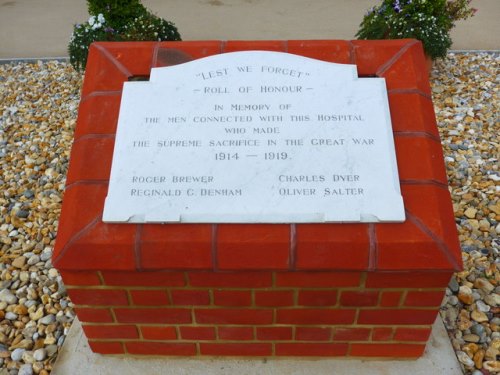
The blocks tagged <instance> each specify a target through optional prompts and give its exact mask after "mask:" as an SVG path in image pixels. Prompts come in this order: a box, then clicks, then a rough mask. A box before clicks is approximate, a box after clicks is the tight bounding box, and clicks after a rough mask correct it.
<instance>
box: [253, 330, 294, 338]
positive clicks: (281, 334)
mask: <svg viewBox="0 0 500 375" xmlns="http://www.w3.org/2000/svg"><path fill="white" fill-rule="evenodd" d="M257 339H258V340H291V339H292V327H257Z"/></svg>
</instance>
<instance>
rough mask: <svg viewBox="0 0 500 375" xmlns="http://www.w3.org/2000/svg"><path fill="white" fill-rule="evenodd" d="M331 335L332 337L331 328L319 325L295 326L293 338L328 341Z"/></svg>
mask: <svg viewBox="0 0 500 375" xmlns="http://www.w3.org/2000/svg"><path fill="white" fill-rule="evenodd" d="M331 337H332V329H331V328H320V327H297V328H295V340H298V341H329V340H330V338H331Z"/></svg>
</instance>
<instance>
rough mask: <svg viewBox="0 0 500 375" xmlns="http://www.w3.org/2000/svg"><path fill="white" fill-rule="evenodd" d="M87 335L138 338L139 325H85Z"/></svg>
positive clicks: (92, 336) (105, 337)
mask: <svg viewBox="0 0 500 375" xmlns="http://www.w3.org/2000/svg"><path fill="white" fill-rule="evenodd" d="M83 331H84V332H85V336H87V338H89V339H136V338H138V337H139V334H138V333H137V327H136V326H133V325H124V324H120V325H103V324H99V325H87V324H84V325H83Z"/></svg>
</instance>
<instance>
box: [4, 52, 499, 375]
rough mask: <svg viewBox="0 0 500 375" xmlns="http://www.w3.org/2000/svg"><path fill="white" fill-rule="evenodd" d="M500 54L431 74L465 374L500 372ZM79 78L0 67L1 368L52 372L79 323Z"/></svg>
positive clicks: (60, 71)
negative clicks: (66, 224) (66, 252)
mask: <svg viewBox="0 0 500 375" xmlns="http://www.w3.org/2000/svg"><path fill="white" fill-rule="evenodd" d="M499 63H500V56H499V55H498V54H489V53H469V54H464V53H460V54H458V53H456V54H449V56H448V58H447V59H446V60H443V61H440V62H438V63H437V64H436V65H435V67H434V70H433V72H432V76H431V81H432V84H433V96H434V101H435V108H436V115H437V118H438V123H439V130H440V133H441V138H442V142H443V149H444V153H445V159H446V165H447V170H448V179H449V183H450V191H451V194H452V200H453V206H454V210H455V219H456V223H457V228H458V230H459V235H460V242H461V244H462V256H463V260H464V271H463V272H460V273H458V274H456V275H455V276H454V277H453V279H452V280H451V282H450V285H449V288H448V289H447V297H446V299H445V301H444V302H443V306H442V309H441V310H442V311H441V315H442V317H443V320H444V321H445V325H446V327H447V329H448V332H449V335H450V339H451V341H452V344H453V347H454V348H455V350H456V352H457V357H458V358H459V360H460V362H461V363H462V364H463V367H464V373H466V374H474V375H479V374H483V375H487V374H492V373H496V372H500V315H499V312H500V257H499V252H500V239H499V237H500V236H499V234H500V224H499V223H500V199H499V197H500V170H499V162H498V160H499V156H500V155H499V153H500V126H499V122H498V121H499V117H498V110H499V109H498V108H499V101H498V84H499V80H500V76H499V73H500V71H499V65H500V64H499ZM81 82H82V80H81V76H80V75H79V74H78V73H76V72H74V71H73V69H72V68H71V67H70V66H69V65H68V64H66V63H60V62H56V61H50V62H38V63H35V64H5V65H0V171H1V173H0V375H7V374H12V375H13V374H19V375H29V374H33V373H35V374H42V375H47V374H49V373H50V371H51V367H52V364H53V363H54V360H55V359H56V357H57V353H58V350H59V349H60V347H61V345H62V343H63V342H64V338H65V336H66V333H67V330H68V329H69V326H70V324H71V322H72V320H73V317H74V313H73V309H72V304H71V302H70V301H69V299H68V298H67V296H66V292H65V289H64V285H63V284H62V281H61V278H60V276H59V274H58V272H57V271H56V270H55V269H54V268H53V267H52V265H51V261H50V256H51V254H52V249H53V246H54V239H55V236H56V231H57V224H58V216H59V212H60V209H61V200H62V197H63V192H64V183H65V176H66V171H67V166H68V158H69V153H70V147H71V142H72V135H73V129H74V126H75V121H76V116H77V106H78V101H79V90H80V87H81Z"/></svg>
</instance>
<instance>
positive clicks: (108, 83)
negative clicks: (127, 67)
mask: <svg viewBox="0 0 500 375" xmlns="http://www.w3.org/2000/svg"><path fill="white" fill-rule="evenodd" d="M103 50H105V44H103V43H102V42H101V43H93V45H91V46H90V48H89V55H88V56H89V57H88V60H87V66H86V67H85V73H86V77H92V78H93V79H85V80H84V81H83V87H82V97H84V96H86V95H88V94H90V93H91V92H92V91H115V90H121V89H122V86H123V82H125V81H127V79H128V76H129V75H130V74H131V73H130V72H127V71H122V70H120V69H117V66H116V65H115V64H114V61H113V60H114V58H110V57H108V56H106V55H105V53H104V52H103Z"/></svg>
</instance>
